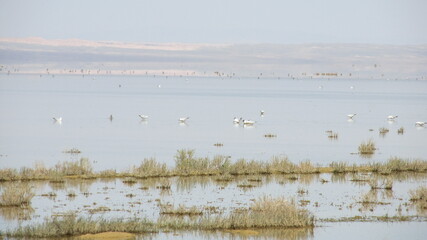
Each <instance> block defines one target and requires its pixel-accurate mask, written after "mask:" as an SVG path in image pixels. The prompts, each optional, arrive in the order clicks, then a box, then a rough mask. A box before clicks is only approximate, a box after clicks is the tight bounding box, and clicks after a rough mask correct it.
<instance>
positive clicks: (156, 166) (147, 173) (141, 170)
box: [131, 158, 170, 178]
mask: <svg viewBox="0 0 427 240" xmlns="http://www.w3.org/2000/svg"><path fill="white" fill-rule="evenodd" d="M131 174H132V175H134V176H136V177H142V178H145V177H154V176H155V177H164V176H168V175H169V174H170V171H169V169H168V167H167V166H166V164H165V163H163V164H162V163H158V162H157V161H156V159H154V158H149V159H147V158H146V159H144V160H143V161H142V163H141V164H140V165H139V166H138V167H134V168H133V169H132V171H131Z"/></svg>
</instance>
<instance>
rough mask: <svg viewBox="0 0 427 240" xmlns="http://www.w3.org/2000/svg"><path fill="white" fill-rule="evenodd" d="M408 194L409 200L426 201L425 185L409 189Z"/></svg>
mask: <svg viewBox="0 0 427 240" xmlns="http://www.w3.org/2000/svg"><path fill="white" fill-rule="evenodd" d="M409 196H410V200H411V201H414V202H415V201H422V200H424V201H427V187H426V186H421V187H419V188H417V189H415V190H410V191H409Z"/></svg>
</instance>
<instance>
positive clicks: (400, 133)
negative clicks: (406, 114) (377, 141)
mask: <svg viewBox="0 0 427 240" xmlns="http://www.w3.org/2000/svg"><path fill="white" fill-rule="evenodd" d="M404 132H405V129H404V128H403V127H400V128H399V129H397V134H399V135H403V133H404Z"/></svg>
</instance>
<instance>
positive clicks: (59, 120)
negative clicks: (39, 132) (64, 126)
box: [53, 117, 62, 124]
mask: <svg viewBox="0 0 427 240" xmlns="http://www.w3.org/2000/svg"><path fill="white" fill-rule="evenodd" d="M53 120H54V121H55V122H56V123H59V124H61V123H62V117H58V118H56V117H54V118H53Z"/></svg>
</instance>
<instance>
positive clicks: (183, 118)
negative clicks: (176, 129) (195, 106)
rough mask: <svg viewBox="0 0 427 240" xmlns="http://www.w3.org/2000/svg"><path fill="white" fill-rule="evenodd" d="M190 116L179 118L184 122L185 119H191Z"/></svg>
mask: <svg viewBox="0 0 427 240" xmlns="http://www.w3.org/2000/svg"><path fill="white" fill-rule="evenodd" d="M189 118H190V117H182V118H179V122H182V123H184V122H185V121H187V119H189Z"/></svg>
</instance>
